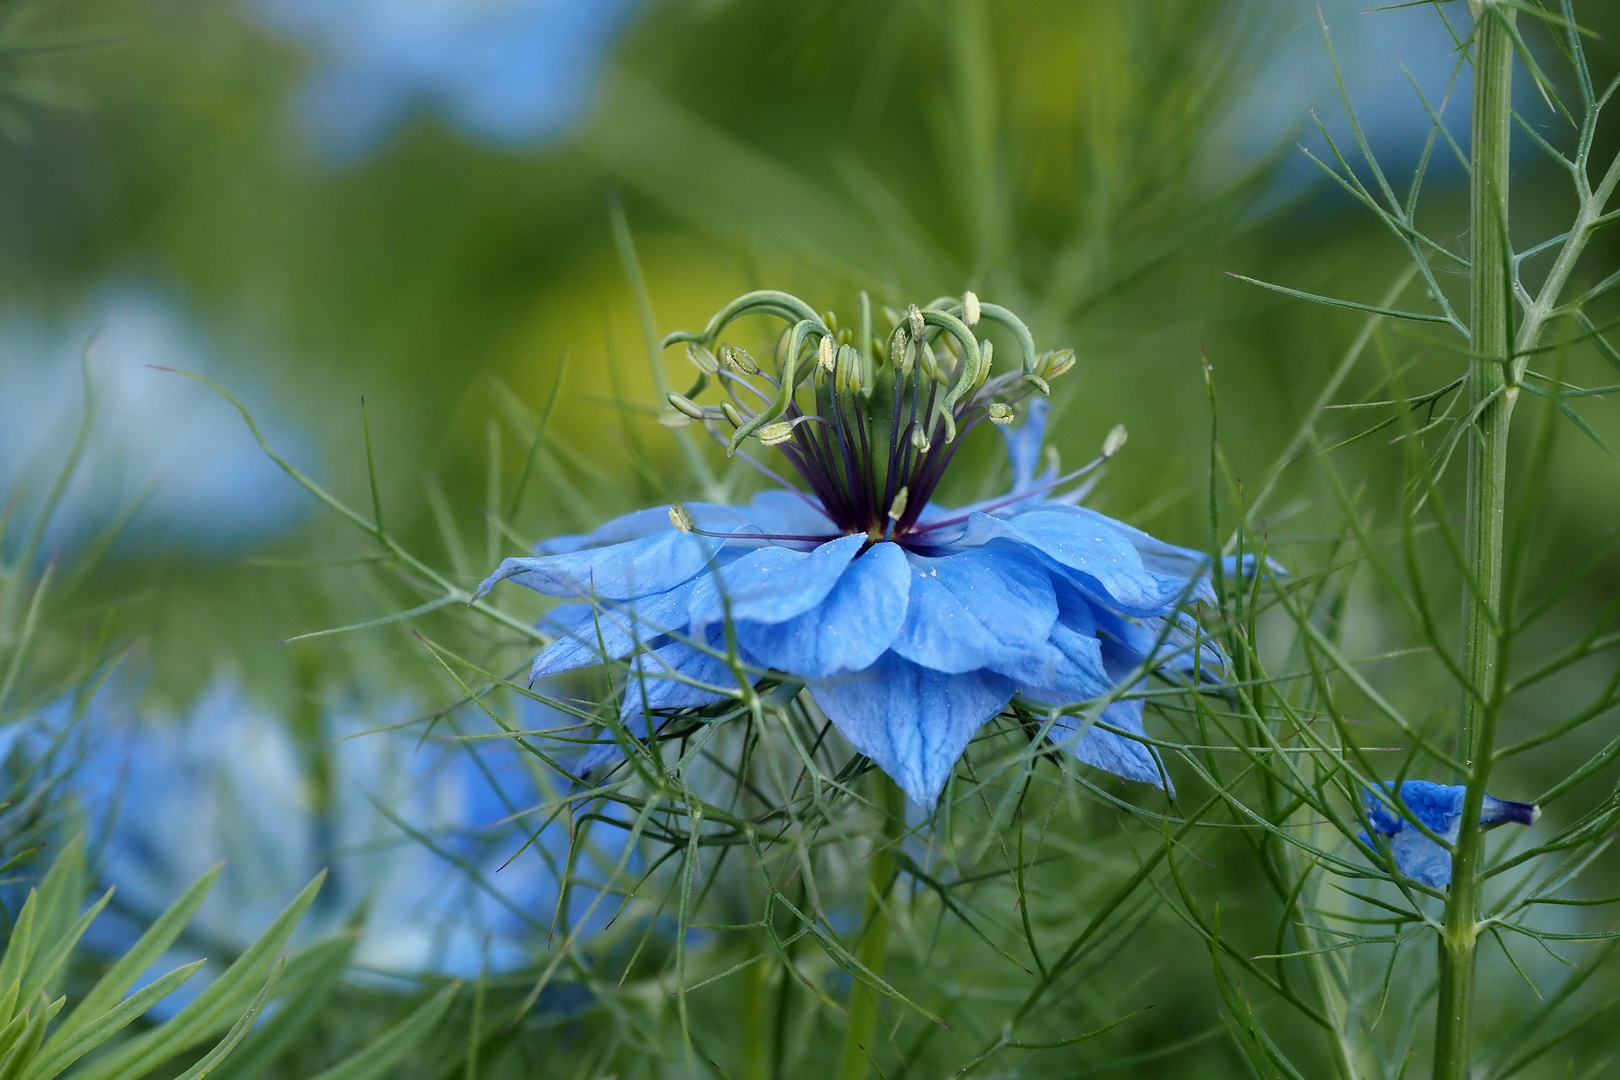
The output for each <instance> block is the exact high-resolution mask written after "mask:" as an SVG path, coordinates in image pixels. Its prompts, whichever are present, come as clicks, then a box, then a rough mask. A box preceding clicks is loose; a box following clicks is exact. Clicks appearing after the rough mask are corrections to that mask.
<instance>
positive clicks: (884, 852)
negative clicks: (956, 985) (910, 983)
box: [838, 770, 906, 1080]
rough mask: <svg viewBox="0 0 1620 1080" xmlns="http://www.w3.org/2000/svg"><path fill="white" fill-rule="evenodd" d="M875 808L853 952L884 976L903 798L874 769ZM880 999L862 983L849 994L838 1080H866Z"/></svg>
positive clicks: (857, 982) (903, 821)
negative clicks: (860, 926) (874, 835)
mask: <svg viewBox="0 0 1620 1080" xmlns="http://www.w3.org/2000/svg"><path fill="white" fill-rule="evenodd" d="M872 775H873V776H874V777H876V779H877V784H878V800H877V803H878V806H879V808H880V809H882V811H883V813H884V815H885V817H884V821H883V836H882V838H881V839H879V840H878V841H877V843H876V844H875V845H874V847H873V849H872V857H871V859H870V861H869V862H868V863H867V867H866V920H865V923H864V925H865V927H866V933H865V934H864V935H863V936H862V937H861V943H860V945H859V947H858V948H857V949H856V950H855V958H856V959H857V960H859V961H860V962H861V966H863V967H865V968H866V970H868V971H870V972H871V973H872V974H874V975H878V976H881V975H882V974H883V961H884V959H885V957H887V955H888V952H889V910H888V904H889V899H888V895H889V889H891V888H892V887H893V886H894V879H895V872H894V862H895V860H894V849H895V846H896V845H897V844H899V843H900V837H901V836H902V835H904V833H905V828H906V796H905V793H904V792H902V791H901V790H900V786H899V785H898V784H896V783H895V782H894V781H893V780H891V779H889V777H888V774H886V773H884V772H881V771H878V770H874V771H873V773H872ZM878 999H879V995H878V992H877V991H876V990H873V989H872V988H871V987H870V986H868V985H866V983H864V982H862V981H861V980H860V979H856V980H855V989H854V990H853V991H851V993H850V995H849V1026H848V1027H847V1028H845V1029H844V1052H843V1054H842V1056H841V1057H840V1059H839V1062H838V1080H866V1075H867V1069H868V1067H869V1066H870V1065H871V1057H870V1053H871V1050H872V1038H873V1036H874V1035H876V1034H877V1021H878Z"/></svg>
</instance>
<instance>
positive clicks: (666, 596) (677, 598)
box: [529, 581, 693, 682]
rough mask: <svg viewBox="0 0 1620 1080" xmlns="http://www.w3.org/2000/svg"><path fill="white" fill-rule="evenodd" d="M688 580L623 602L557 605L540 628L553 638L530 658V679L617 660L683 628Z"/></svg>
mask: <svg viewBox="0 0 1620 1080" xmlns="http://www.w3.org/2000/svg"><path fill="white" fill-rule="evenodd" d="M692 584H693V583H692V582H690V581H689V582H687V583H686V584H684V585H679V586H677V587H675V588H673V589H671V590H670V591H669V592H664V593H654V594H653V595H652V596H642V597H637V598H636V599H634V600H627V601H625V602H624V603H623V604H615V605H605V604H589V603H573V604H559V605H558V606H557V607H555V608H553V609H552V610H551V611H549V612H547V613H546V618H545V619H543V620H541V624H540V625H541V627H542V628H543V629H546V630H551V631H553V632H555V633H556V634H557V640H556V641H554V642H552V643H551V644H550V645H548V646H546V648H545V649H544V650H543V651H542V652H541V653H540V655H539V656H537V657H535V658H534V667H533V668H532V669H531V670H530V672H529V681H530V682H533V681H534V680H535V679H540V678H544V677H545V676H547V675H556V674H559V673H560V672H564V671H572V670H574V669H575V668H582V667H590V666H592V665H593V664H603V663H606V662H607V661H609V660H617V659H618V658H619V657H621V656H626V655H628V654H629V653H631V652H633V651H635V649H637V648H638V647H640V646H644V645H646V644H648V643H649V642H652V641H655V640H656V639H657V638H659V637H660V636H662V635H664V634H666V633H671V632H680V631H682V630H684V629H685V628H686V624H687V615H686V605H687V601H688V599H689V598H690V597H691V595H692Z"/></svg>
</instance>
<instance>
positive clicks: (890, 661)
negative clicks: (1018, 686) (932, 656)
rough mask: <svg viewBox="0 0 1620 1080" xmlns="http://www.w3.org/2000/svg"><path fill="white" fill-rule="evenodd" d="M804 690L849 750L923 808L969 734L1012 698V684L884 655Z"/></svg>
mask: <svg viewBox="0 0 1620 1080" xmlns="http://www.w3.org/2000/svg"><path fill="white" fill-rule="evenodd" d="M808 686H809V688H810V694H811V696H812V697H814V698H815V699H816V704H817V705H819V706H821V710H822V712H825V713H826V714H827V718H828V719H829V720H831V721H832V722H833V723H834V724H835V725H837V727H838V730H839V731H840V732H842V733H843V735H844V738H846V739H848V740H849V742H850V745H852V746H854V747H855V749H857V750H859V751H860V752H861V753H863V754H865V755H866V756H867V757H869V758H871V759H872V760H873V761H875V762H876V763H877V764H878V767H879V768H881V769H882V770H883V771H884V772H886V773H888V774H889V775H890V776H891V777H893V778H894V780H895V783H897V784H899V785H900V787H901V788H902V789H903V790H904V791H905V793H906V794H907V795H908V796H910V797H911V800H912V801H913V802H915V803H917V804H918V805H920V806H923V807H928V808H932V807H933V806H934V804H935V803H936V802H938V801H939V793H940V791H941V789H943V788H944V786H945V781H946V780H947V779H949V778H950V775H951V770H952V769H954V768H955V767H956V762H957V761H958V760H959V759H960V758H961V756H962V751H964V750H966V749H967V745H968V743H969V742H970V741H971V740H972V739H973V736H974V734H975V733H976V732H977V731H978V730H979V728H981V727H983V726H984V723H985V721H987V720H989V719H990V718H991V717H993V716H995V715H996V714H997V713H999V712H1000V711H1001V710H1002V709H1004V708H1006V706H1007V702H1008V701H1010V700H1012V692H1013V684H1012V680H1011V679H1008V678H1006V677H1005V676H1003V675H997V674H995V673H994V672H990V671H974V672H970V673H968V674H965V675H944V674H941V673H940V672H938V671H933V670H930V669H928V668H925V667H921V666H919V665H917V664H913V663H911V662H909V661H907V660H905V659H904V658H902V657H900V656H897V655H896V654H895V653H892V652H890V653H885V654H884V655H883V656H882V657H881V658H880V659H879V660H878V661H877V662H876V663H875V664H873V665H872V666H870V667H868V668H865V669H864V670H862V671H857V672H853V673H851V674H848V675H839V676H837V677H835V678H831V679H821V680H811V681H810V682H809V683H808Z"/></svg>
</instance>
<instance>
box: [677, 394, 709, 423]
mask: <svg viewBox="0 0 1620 1080" xmlns="http://www.w3.org/2000/svg"><path fill="white" fill-rule="evenodd" d="M669 403H670V404H671V405H673V406H675V408H677V409H679V410H680V411H681V412H683V413H685V414H686V415H687V416H690V417H691V418H692V419H693V420H702V419H703V417H704V412H703V406H701V405H699V404H698V403H697V402H695V401H693V400H692V399H691V398H689V397H687V396H685V395H684V394H677V393H675V392H674V391H673V390H671V391H670V392H669Z"/></svg>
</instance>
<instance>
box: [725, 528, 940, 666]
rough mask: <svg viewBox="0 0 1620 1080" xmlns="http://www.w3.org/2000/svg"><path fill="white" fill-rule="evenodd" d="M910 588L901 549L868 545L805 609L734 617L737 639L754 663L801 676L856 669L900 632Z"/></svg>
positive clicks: (908, 564) (875, 655) (871, 660)
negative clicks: (767, 617) (761, 619)
mask: <svg viewBox="0 0 1620 1080" xmlns="http://www.w3.org/2000/svg"><path fill="white" fill-rule="evenodd" d="M910 593H911V564H910V563H908V562H907V561H906V553H905V552H904V551H903V550H901V548H900V545H898V544H893V543H882V544H874V545H873V546H872V547H871V549H870V550H868V551H867V552H866V554H864V555H862V556H861V557H860V558H858V559H856V560H855V561H854V562H853V563H851V564H850V566H849V568H848V569H846V570H845V571H844V573H843V574H842V576H840V577H839V578H838V582H837V584H835V585H834V586H833V588H832V591H831V592H830V593H828V594H827V598H826V600H824V601H823V602H822V603H820V604H819V605H817V606H815V607H813V608H811V609H810V610H809V611H806V612H804V613H803V614H801V615H796V616H794V617H793V618H791V619H787V620H785V621H782V622H777V623H768V624H767V623H758V622H747V621H741V620H739V621H737V623H736V627H737V643H738V644H739V645H740V646H741V647H742V649H743V651H744V652H745V653H746V654H747V655H748V656H749V657H750V658H751V659H752V660H753V661H754V662H755V663H757V664H759V665H760V666H762V667H772V668H776V669H777V670H778V671H786V672H789V673H791V674H794V675H798V676H800V677H801V678H806V679H822V678H826V677H827V676H829V675H836V674H838V673H840V672H845V671H859V670H860V669H862V668H864V667H868V666H870V665H871V664H872V663H873V662H874V661H876V660H877V658H878V657H879V656H882V655H883V653H884V652H885V651H887V649H888V648H889V645H890V643H891V642H893V641H894V637H895V635H896V634H898V633H899V632H900V626H901V624H902V623H903V622H905V618H906V606H907V600H908V598H909V596H910Z"/></svg>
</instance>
